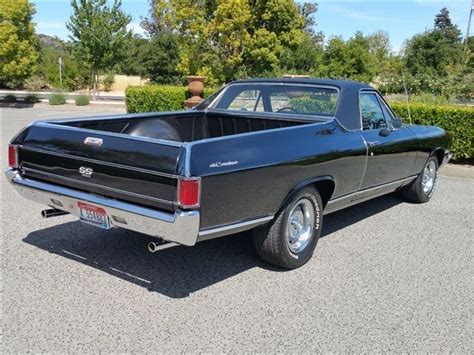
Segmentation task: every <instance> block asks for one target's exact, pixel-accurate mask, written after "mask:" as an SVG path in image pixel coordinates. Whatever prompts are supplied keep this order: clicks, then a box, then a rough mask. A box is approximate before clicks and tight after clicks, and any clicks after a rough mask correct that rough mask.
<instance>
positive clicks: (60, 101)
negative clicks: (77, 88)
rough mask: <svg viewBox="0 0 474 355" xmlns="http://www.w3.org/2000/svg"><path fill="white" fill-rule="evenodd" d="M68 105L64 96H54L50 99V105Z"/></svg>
mask: <svg viewBox="0 0 474 355" xmlns="http://www.w3.org/2000/svg"><path fill="white" fill-rule="evenodd" d="M65 103H66V96H64V95H63V94H58V93H56V94H52V95H51V96H50V97H49V104H50V105H64V104H65Z"/></svg>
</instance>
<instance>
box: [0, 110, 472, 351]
mask: <svg viewBox="0 0 474 355" xmlns="http://www.w3.org/2000/svg"><path fill="white" fill-rule="evenodd" d="M120 110H121V109H120V108H113V107H112V108H109V107H98V106H94V107H82V108H78V107H75V106H62V107H50V106H40V107H35V108H28V109H9V108H8V109H5V108H4V109H1V111H0V112H1V113H0V114H1V129H2V132H1V137H2V144H1V149H2V152H1V153H2V158H3V161H2V166H3V168H6V149H5V148H6V145H7V142H8V141H9V140H10V138H11V137H13V135H14V134H15V133H17V132H18V131H19V130H20V129H21V128H22V127H23V126H25V125H26V124H27V123H28V122H30V121H31V120H34V119H46V118H55V117H62V116H79V115H91V114H94V113H96V112H97V113H100V114H107V113H115V112H119V111H120ZM448 169H449V174H445V173H443V172H442V174H441V177H440V180H439V183H438V187H437V191H436V193H435V195H434V197H433V199H432V200H431V201H430V202H429V203H427V204H422V205H418V204H411V203H407V202H404V201H403V200H401V199H400V198H399V197H398V196H397V195H395V194H391V195H388V196H384V197H380V198H377V199H375V200H372V201H369V202H366V203H363V204H360V205H357V206H354V207H352V208H349V209H346V210H343V211H340V212H337V213H334V214H331V215H328V216H325V220H324V229H323V237H322V239H321V240H320V241H319V243H318V246H317V249H316V252H315V255H314V257H313V259H312V260H311V261H310V262H309V263H308V264H306V265H305V266H304V267H302V268H300V269H297V270H293V271H281V270H279V269H275V268H273V267H271V266H268V265H266V264H265V263H263V262H261V261H260V260H259V259H258V257H257V256H256V255H255V252H254V251H253V249H252V245H251V243H250V237H249V235H248V234H245V233H244V234H239V235H234V236H230V237H225V238H221V239H216V240H211V241H208V242H203V243H200V244H198V245H196V246H195V247H192V248H188V247H177V248H172V249H168V250H164V251H161V252H158V253H156V254H150V253H149V252H148V251H147V248H146V244H147V242H148V241H149V240H150V238H149V237H147V236H144V235H139V234H136V233H132V232H128V231H124V230H110V231H103V230H100V229H97V228H94V227H92V226H88V225H85V224H82V223H81V222H78V221H76V220H75V219H74V218H73V217H70V216H63V217H58V218H52V219H47V220H44V219H42V218H41V216H40V211H41V210H42V209H43V208H44V206H40V205H36V204H33V203H30V202H28V201H26V200H23V199H22V198H21V197H20V196H19V195H17V194H16V193H15V192H14V190H13V189H12V188H11V187H10V186H9V185H8V184H7V183H6V180H5V179H4V178H3V177H2V180H1V181H2V182H1V184H2V189H1V191H2V196H1V201H2V206H1V207H2V208H1V210H2V220H1V221H2V222H1V231H2V238H1V258H2V274H1V282H2V290H3V293H2V304H1V309H2V312H1V315H2V317H1V318H2V338H1V339H2V340H1V341H2V348H3V351H2V352H3V353H25V352H35V353H36V352H61V353H63V352H75V353H83V352H99V351H102V352H114V353H116V352H162V353H163V352H183V351H187V352H212V353H215V352H219V353H220V352H235V353H241V352H261V353H267V352H271V353H274V352H281V353H303V352H304V353H310V352H314V351H330V352H369V351H374V352H386V351H391V352H415V351H421V352H463V353H468V352H471V353H472V352H473V350H474V344H473V338H474V336H473V335H474V322H473V313H474V290H473V275H474V272H473V271H474V270H473V251H474V250H473V243H472V240H473V236H474V221H473V216H474V177H473V174H472V172H473V170H472V168H469V167H461V169H464V170H463V172H462V173H460V174H457V173H456V169H458V168H457V167H449V168H448ZM446 171H448V170H446ZM466 171H467V172H466Z"/></svg>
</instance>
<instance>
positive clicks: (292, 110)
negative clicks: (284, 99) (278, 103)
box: [276, 107, 299, 113]
mask: <svg viewBox="0 0 474 355" xmlns="http://www.w3.org/2000/svg"><path fill="white" fill-rule="evenodd" d="M276 112H294V113H299V112H298V111H296V110H295V109H294V108H291V107H282V108H281V109H279V110H276Z"/></svg>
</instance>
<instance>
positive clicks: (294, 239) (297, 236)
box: [286, 198, 314, 254]
mask: <svg viewBox="0 0 474 355" xmlns="http://www.w3.org/2000/svg"><path fill="white" fill-rule="evenodd" d="M313 227H314V206H313V203H312V202H311V201H310V200H308V199H307V198H302V199H301V200H299V201H298V202H296V204H295V205H294V206H293V208H292V209H291V211H290V214H289V217H288V227H287V232H286V233H287V241H288V248H289V249H290V251H291V252H293V253H295V254H298V253H300V252H302V251H303V250H304V249H305V248H306V246H307V245H308V244H309V242H310V241H311V238H312V236H313Z"/></svg>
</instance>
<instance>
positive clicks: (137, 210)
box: [5, 169, 200, 246]
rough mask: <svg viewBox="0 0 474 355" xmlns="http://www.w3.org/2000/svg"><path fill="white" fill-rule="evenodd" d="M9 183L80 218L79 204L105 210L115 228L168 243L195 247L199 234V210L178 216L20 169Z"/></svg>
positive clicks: (30, 197)
mask: <svg viewBox="0 0 474 355" xmlns="http://www.w3.org/2000/svg"><path fill="white" fill-rule="evenodd" d="M5 175H6V176H7V179H8V181H9V182H10V183H11V184H12V185H13V187H14V188H15V189H16V190H17V192H18V193H19V194H20V195H21V196H23V197H24V198H26V199H28V200H31V201H34V202H37V203H41V204H44V205H47V206H51V207H54V208H56V209H60V210H63V211H67V212H69V213H70V214H72V215H74V216H76V217H78V218H79V215H80V212H79V208H78V202H87V203H90V204H93V205H96V206H99V207H102V208H103V209H104V210H105V211H106V213H107V216H108V217H109V219H110V224H111V225H112V226H114V227H119V228H125V229H130V230H133V231H136V232H139V233H143V234H148V235H151V236H153V237H159V238H162V239H164V240H166V241H170V242H176V243H179V244H183V245H188V246H192V245H194V244H196V241H197V237H198V234H199V221H200V219H199V212H198V211H176V212H175V213H174V214H171V213H165V212H161V211H156V210H153V209H149V208H146V207H141V206H137V205H134V204H130V203H126V202H121V201H117V200H114V199H109V198H106V197H101V196H97V195H94V194H91V193H85V192H81V191H76V190H73V189H69V188H65V187H61V186H57V185H53V184H48V183H44V182H40V181H36V180H30V179H27V178H24V177H22V176H21V174H20V173H19V171H18V170H16V169H8V170H7V171H5Z"/></svg>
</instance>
